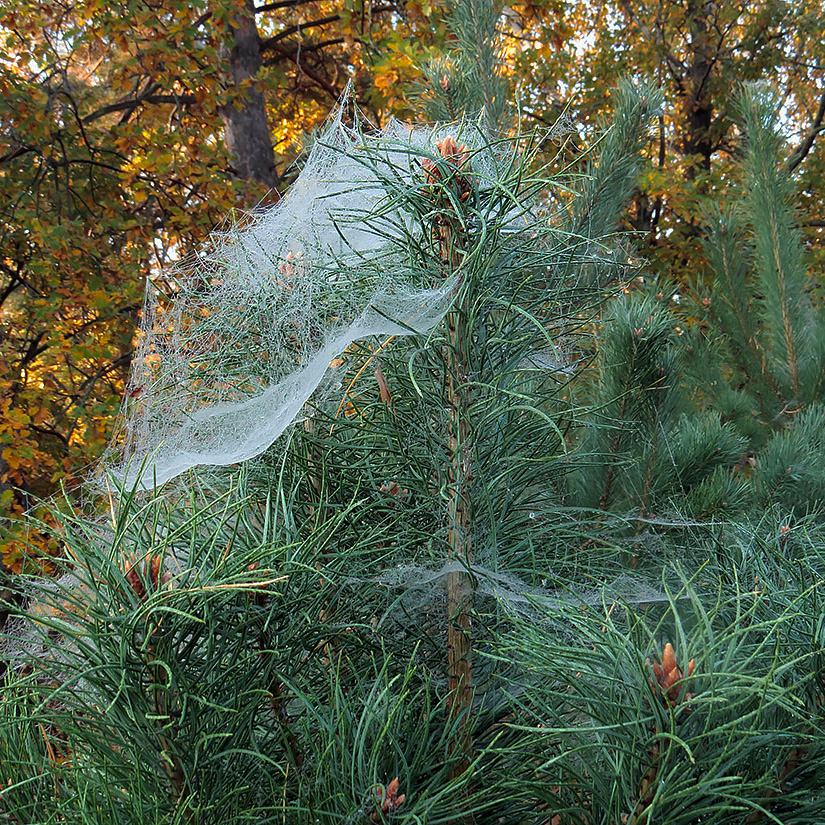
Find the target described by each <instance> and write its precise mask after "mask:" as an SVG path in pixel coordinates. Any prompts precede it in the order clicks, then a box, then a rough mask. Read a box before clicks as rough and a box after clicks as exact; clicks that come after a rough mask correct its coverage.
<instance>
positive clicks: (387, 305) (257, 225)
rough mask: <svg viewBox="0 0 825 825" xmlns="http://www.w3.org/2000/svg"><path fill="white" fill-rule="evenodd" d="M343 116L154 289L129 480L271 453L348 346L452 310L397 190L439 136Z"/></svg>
mask: <svg viewBox="0 0 825 825" xmlns="http://www.w3.org/2000/svg"><path fill="white" fill-rule="evenodd" d="M342 111H343V106H342V108H341V109H339V111H338V114H337V115H336V116H335V117H334V118H333V119H332V120H331V122H330V123H329V125H328V126H327V128H326V130H325V132H324V133H323V135H322V137H321V138H320V139H319V140H318V141H316V143H315V145H314V147H313V149H312V150H311V152H310V154H309V157H308V160H307V162H306V165H305V166H304V168H303V170H302V172H301V174H300V176H299V177H298V179H297V181H296V182H295V184H294V185H293V187H292V188H291V190H290V191H289V193H288V194H287V195H286V196H285V197H284V198H283V199H282V200H281V201H280V202H279V203H278V204H276V205H275V206H273V207H270V208H267V209H264V210H262V211H261V212H260V213H258V214H257V215H254V216H253V217H252V218H251V219H250V220H249V221H248V222H246V223H244V224H239V225H237V226H233V227H230V228H229V229H228V230H226V231H222V232H220V233H217V234H215V235H214V236H213V238H212V239H211V241H210V244H209V246H208V248H207V249H205V250H204V251H202V252H201V253H200V254H198V255H197V256H196V257H195V258H194V259H193V260H191V261H189V262H187V263H186V264H185V265H183V266H181V267H180V268H179V269H178V271H176V272H175V273H174V275H173V277H172V278H171V279H167V280H165V281H164V282H163V283H159V282H157V281H152V282H150V283H149V285H148V287H147V291H146V300H145V305H144V310H143V320H142V325H141V329H140V333H139V338H138V343H137V350H136V354H135V357H134V361H133V367H132V373H131V378H130V381H129V384H128V388H127V392H126V395H125V400H124V405H123V409H122V416H121V421H122V425H121V435H120V439H119V440H120V449H119V454H118V457H117V458H116V459H115V460H110V461H109V462H107V469H108V470H109V471H110V472H112V473H113V474H114V475H115V476H116V477H118V478H119V479H120V480H121V481H122V482H123V483H124V486H125V487H126V488H131V487H133V486H138V487H142V488H144V489H145V488H150V487H152V486H153V485H155V484H157V485H161V484H163V483H164V482H166V481H168V480H170V479H172V478H174V477H175V476H177V475H179V474H180V473H182V472H184V471H186V470H188V469H190V468H192V467H195V466H197V465H228V464H234V463H236V462H241V461H245V460H247V459H250V458H253V457H255V456H257V455H260V454H261V453H262V452H263V451H264V450H266V449H267V448H268V447H269V446H270V445H271V444H272V443H273V442H274V441H275V440H276V439H277V438H278V437H279V436H280V435H281V434H282V433H283V432H284V431H285V430H286V428H287V427H288V426H289V425H290V424H291V423H292V422H294V421H295V420H296V418H297V417H298V416H299V414H300V411H301V409H302V407H303V406H304V404H305V403H306V402H307V400H308V399H309V398H310V397H311V396H312V394H313V393H314V392H315V391H316V390H317V388H318V387H319V385H320V384H321V383H322V381H323V379H324V377H325V376H326V375H327V374H328V373H329V370H330V364H331V362H333V360H334V359H336V358H337V357H338V356H340V355H341V354H342V353H344V352H345V351H346V349H347V347H349V346H350V345H351V344H353V343H354V342H355V341H358V340H361V339H365V338H368V337H369V336H375V335H380V336H388V335H406V334H410V333H426V332H428V331H429V330H431V329H432V328H433V327H434V326H435V325H436V324H437V323H438V321H439V320H440V318H441V317H442V315H443V313H444V311H445V308H446V305H447V302H448V301H449V296H450V293H451V290H452V286H453V284H452V282H451V281H449V280H445V279H443V278H441V279H439V278H433V277H429V279H428V278H422V277H421V274H420V273H418V274H417V275H416V273H415V272H413V271H412V270H411V267H410V266H409V264H408V262H405V260H404V255H403V253H402V251H401V250H402V249H403V244H401V243H399V241H400V240H401V239H402V238H404V237H409V236H413V237H415V236H416V232H422V231H423V230H420V229H416V222H415V221H414V220H413V219H412V218H411V216H410V215H408V214H405V212H404V209H403V207H401V206H399V205H398V204H399V203H401V202H402V201H403V198H399V197H398V195H399V193H400V192H402V191H405V190H406V191H409V190H410V189H411V188H414V187H416V186H418V185H420V181H421V167H420V164H419V159H420V158H423V157H427V156H432V153H433V151H434V145H435V141H436V140H438V138H439V136H443V135H441V132H442V131H444V130H443V129H442V130H439V129H433V128H420V129H419V128H412V127H409V126H407V125H404V124H400V123H398V122H391V123H390V124H389V125H388V126H387V128H386V129H384V130H383V131H381V132H378V133H373V134H370V135H366V136H365V135H364V134H363V133H361V132H359V131H357V130H353V129H350V128H348V127H346V126H345V125H344V123H343V122H342V118H341V113H342ZM452 128H453V132H454V131H455V126H453V127H452ZM445 134H446V132H445ZM465 142H466V143H468V144H470V145H472V140H471V139H467V138H465ZM473 164H474V166H475V167H477V168H478V167H479V166H483V165H484V159H483V158H481V159H479V157H478V156H477V155H476V157H474V159H473ZM431 275H432V273H431ZM428 280H429V282H427V281H428Z"/></svg>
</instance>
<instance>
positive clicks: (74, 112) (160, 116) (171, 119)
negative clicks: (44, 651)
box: [0, 0, 426, 564]
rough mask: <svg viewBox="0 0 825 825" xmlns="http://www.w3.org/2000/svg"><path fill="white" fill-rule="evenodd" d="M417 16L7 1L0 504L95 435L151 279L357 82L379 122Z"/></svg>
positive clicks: (74, 456)
mask: <svg viewBox="0 0 825 825" xmlns="http://www.w3.org/2000/svg"><path fill="white" fill-rule="evenodd" d="M425 23H426V20H425V18H424V17H423V16H421V15H420V14H419V15H418V17H416V16H415V14H409V15H408V14H406V13H405V14H403V15H399V13H398V9H395V8H394V7H393V6H392V5H391V4H389V3H385V4H378V5H371V4H366V5H365V4H358V3H351V4H348V5H345V6H341V5H340V4H339V5H335V4H331V3H328V2H318V1H316V0H297V1H296V0H288V2H275V3H269V4H263V5H260V6H259V7H258V8H253V6H252V5H251V4H249V3H244V2H220V3H217V4H216V3H204V2H195V3H188V2H187V3H184V2H173V3H163V4H151V3H144V2H129V3H126V2H124V3H108V4H101V3H96V2H80V3H70V4H60V3H51V2H24V3H19V2H16V0H15V2H11V3H6V4H4V5H2V6H0V32H2V36H3V38H4V44H5V58H4V60H3V62H2V66H0V92H2V95H0V97H1V98H2V100H0V124H2V127H1V129H2V146H0V168H2V170H3V171H2V177H0V188H2V191H1V192H0V204H2V206H1V207H0V208H1V209H2V227H3V232H2V244H3V249H2V255H0V261H2V271H1V272H0V325H2V335H0V340H2V344H0V365H2V368H0V386H2V393H0V396H2V402H0V403H2V412H3V415H2V425H0V427H1V429H0V445H2V450H1V451H0V456H2V458H0V462H2V463H0V478H2V485H3V486H2V500H1V501H0V504H1V505H2V508H3V512H9V511H10V510H12V511H18V512H19V511H20V510H21V509H25V508H26V507H28V506H30V505H31V503H32V501H33V499H32V498H31V496H42V495H44V494H47V493H48V492H50V491H52V490H53V489H54V488H55V485H56V484H57V483H58V482H60V481H61V480H64V481H67V482H69V483H70V484H71V483H73V482H74V481H75V480H76V479H77V477H78V476H79V475H83V473H84V472H86V469H87V468H88V466H89V464H90V463H91V462H93V461H94V460H95V458H96V456H98V455H99V453H100V451H101V449H102V447H103V446H104V444H105V443H106V442H107V440H108V438H109V435H110V433H111V424H112V422H113V420H114V417H115V415H116V411H117V409H118V406H119V403H120V395H121V392H122V388H123V379H124V376H125V375H126V374H127V373H128V369H129V364H130V359H131V353H132V338H133V335H134V332H135V329H136V325H137V320H138V311H139V307H140V305H141V302H142V297H143V290H144V285H145V282H146V279H147V277H149V276H150V275H157V274H158V273H161V272H163V271H165V270H166V269H167V268H169V267H170V266H172V265H174V262H175V261H177V260H179V259H181V258H182V257H185V256H186V255H187V254H189V253H190V252H191V251H192V250H194V249H196V248H197V247H198V245H199V244H200V242H201V241H202V239H203V238H204V236H205V234H206V233H207V232H208V231H210V230H211V229H212V228H213V227H214V226H215V225H216V224H217V223H218V222H219V221H221V220H222V219H223V217H224V216H225V215H226V214H227V213H228V212H229V211H230V210H231V209H233V208H235V207H240V208H250V207H253V206H254V205H255V204H256V203H258V202H259V201H261V200H262V199H263V200H264V201H266V200H272V199H274V198H277V197H278V190H279V187H280V186H281V185H282V183H286V182H288V181H289V179H290V177H291V175H292V174H293V172H292V171H291V164H292V163H293V161H294V160H295V159H296V157H297V156H298V155H299V153H300V151H301V145H302V136H303V135H304V134H305V133H306V132H309V131H310V130H312V129H313V128H315V127H316V126H317V125H318V124H319V123H320V122H322V121H323V120H324V119H325V118H326V116H327V113H328V112H329V110H330V107H331V106H332V105H334V104H335V103H336V102H337V100H338V98H339V96H340V95H341V93H342V92H343V89H344V88H345V85H346V83H347V82H348V81H349V80H350V79H354V80H355V82H356V85H357V87H358V89H359V92H360V95H361V98H362V100H363V101H364V102H365V103H368V102H371V107H372V111H373V114H374V115H375V116H376V117H377V118H381V117H383V111H384V110H385V108H386V107H387V106H388V105H398V104H399V101H400V98H399V96H398V95H399V86H398V85H397V84H398V81H399V80H400V79H402V78H403V77H404V76H405V72H409V70H410V68H409V67H410V66H411V57H410V55H412V54H415V53H416V50H420V49H423V48H425V45H426V43H425V41H423V40H422V39H421V38H420V37H416V38H410V37H409V33H410V31H416V32H418V33H419V34H420V33H421V32H422V31H424V30H425V29H422V26H423V24H425ZM389 55H394V57H392V58H390V57H389ZM382 61H383V63H382ZM373 69H374V71H375V73H374V75H373ZM382 89H383V91H382ZM403 105H406V104H403ZM15 490H17V491H19V492H17V493H15V492H14V491H15ZM16 546H17V545H15V544H14V543H11V544H9V543H7V544H6V545H5V547H6V553H7V556H8V558H7V561H9V562H10V563H15V564H16V563H19V556H14V557H12V555H10V554H14V553H15V552H16V551H15V547H16Z"/></svg>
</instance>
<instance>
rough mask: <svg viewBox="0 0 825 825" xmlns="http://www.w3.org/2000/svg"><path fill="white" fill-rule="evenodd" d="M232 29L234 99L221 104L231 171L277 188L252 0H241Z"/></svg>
mask: <svg viewBox="0 0 825 825" xmlns="http://www.w3.org/2000/svg"><path fill="white" fill-rule="evenodd" d="M230 31H231V34H232V40H230V42H229V43H228V44H227V51H228V55H227V57H228V61H229V73H228V76H227V83H228V86H229V88H230V90H231V93H232V98H233V99H232V100H231V101H230V102H229V103H227V104H226V105H224V106H222V107H221V117H223V121H224V138H225V140H226V147H227V149H228V150H229V152H230V154H231V156H232V172H233V174H234V175H235V176H236V177H238V178H241V179H244V180H256V181H259V182H260V183H263V184H265V185H266V186H269V187H270V188H275V186H277V184H278V173H277V171H276V169H275V153H274V152H273V150H272V139H271V137H270V133H269V124H268V122H267V117H266V105H265V101H264V96H263V93H262V92H261V90H260V89H259V88H258V86H257V85H256V81H257V77H258V72H259V71H260V69H261V62H262V61H261V38H260V35H259V34H258V27H257V25H256V23H255V10H254V4H253V3H252V2H251V0H238V4H237V8H236V10H235V12H234V15H233V20H232V27H231V28H230Z"/></svg>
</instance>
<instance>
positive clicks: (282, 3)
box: [255, 0, 317, 14]
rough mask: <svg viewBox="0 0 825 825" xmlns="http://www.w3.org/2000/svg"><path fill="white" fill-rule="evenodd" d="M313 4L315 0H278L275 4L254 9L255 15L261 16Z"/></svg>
mask: <svg viewBox="0 0 825 825" xmlns="http://www.w3.org/2000/svg"><path fill="white" fill-rule="evenodd" d="M315 2H317V0H278V2H276V3H266V4H264V5H263V6H258V7H257V8H256V9H255V14H263V13H264V12H268V11H275V9H288V8H292V7H293V6H305V5H308V4H309V3H315Z"/></svg>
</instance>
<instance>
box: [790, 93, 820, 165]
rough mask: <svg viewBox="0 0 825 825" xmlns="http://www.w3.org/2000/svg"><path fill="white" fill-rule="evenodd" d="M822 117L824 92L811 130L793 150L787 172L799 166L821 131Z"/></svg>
mask: <svg viewBox="0 0 825 825" xmlns="http://www.w3.org/2000/svg"><path fill="white" fill-rule="evenodd" d="M823 119H825V92H823V94H822V97H821V98H820V99H819V111H818V112H817V113H816V117H815V118H814V124H813V126H812V127H811V131H810V132H808V135H807V137H806V138H805V140H803V141H802V143H801V144H799V146H798V147H797V148H796V149H795V150H794V152H793V154H792V155H791V157H790V160H789V161H788V166H787V168H788V171H789V172H793V170H794V169H796V167H797V166H799V164H800V163H802V161H803V160H805V158H806V157H807V156H808V153H809V152H810V151H811V148H812V147H813V145H814V141H815V140H816V136H817V135H818V134H819V133H820V132H821V131H823V126H822V121H823Z"/></svg>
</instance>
